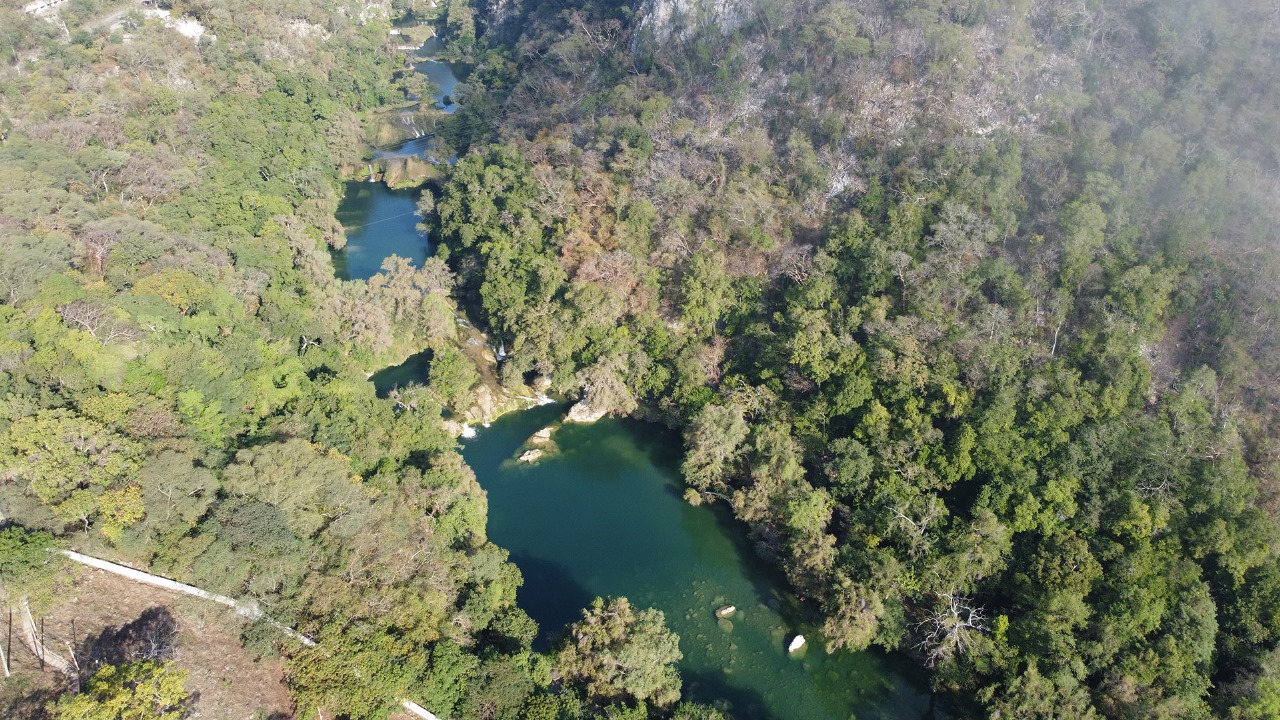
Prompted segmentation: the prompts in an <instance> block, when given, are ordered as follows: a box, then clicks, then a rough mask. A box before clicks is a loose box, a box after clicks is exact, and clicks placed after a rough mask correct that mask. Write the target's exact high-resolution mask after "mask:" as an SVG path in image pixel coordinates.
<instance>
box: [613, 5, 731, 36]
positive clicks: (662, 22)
mask: <svg viewBox="0 0 1280 720" xmlns="http://www.w3.org/2000/svg"><path fill="white" fill-rule="evenodd" d="M751 4H752V0H642V1H641V2H640V3H639V6H638V7H637V10H638V11H639V14H640V17H641V20H640V32H639V33H638V34H637V35H636V38H637V40H639V39H640V38H642V37H645V36H651V37H652V38H653V40H654V41H656V42H658V43H666V42H670V41H671V40H673V39H675V40H679V41H682V42H683V41H685V40H688V39H689V38H691V37H693V36H694V35H696V34H697V33H699V32H701V31H702V30H705V29H707V28H709V27H712V26H715V27H718V28H719V29H720V30H721V31H723V32H728V31H731V30H733V29H734V28H737V27H738V26H739V25H741V24H742V23H743V22H745V21H746V19H747V17H748V15H749V11H750V9H751Z"/></svg>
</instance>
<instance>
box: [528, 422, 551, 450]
mask: <svg viewBox="0 0 1280 720" xmlns="http://www.w3.org/2000/svg"><path fill="white" fill-rule="evenodd" d="M554 430H555V428H554V427H552V426H550V425H548V426H547V427H544V428H542V429H541V430H539V431H538V432H536V433H534V434H533V437H531V438H529V444H530V445H547V444H549V443H550V442H551V433H552V432H553V431H554Z"/></svg>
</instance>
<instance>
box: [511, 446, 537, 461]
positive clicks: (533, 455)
mask: <svg viewBox="0 0 1280 720" xmlns="http://www.w3.org/2000/svg"><path fill="white" fill-rule="evenodd" d="M541 459H542V451H541V450H538V449H536V448H535V449H533V450H526V451H525V453H524V454H523V455H521V456H520V457H519V458H517V459H516V462H522V463H535V462H538V461H539V460H541Z"/></svg>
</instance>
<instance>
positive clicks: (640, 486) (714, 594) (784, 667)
mask: <svg viewBox="0 0 1280 720" xmlns="http://www.w3.org/2000/svg"><path fill="white" fill-rule="evenodd" d="M562 414H563V408H562V407H560V406H545V407H540V408H534V409H530V410H526V411H522V412H519V413H514V414H511V415H508V416H506V417H504V418H502V419H500V420H498V421H497V422H495V423H494V424H493V425H492V427H489V428H486V429H483V430H481V431H480V433H479V435H478V436H477V437H476V438H475V439H473V440H470V441H466V442H464V445H463V455H464V457H465V458H466V460H467V462H468V463H469V464H470V465H471V467H472V469H473V470H474V471H475V473H476V477H477V478H478V479H479V481H480V484H481V486H483V487H484V489H485V490H486V491H487V493H488V496H489V524H488V532H489V538H490V539H491V540H492V541H493V542H494V543H496V544H497V545H499V546H501V547H504V548H506V549H507V550H509V551H510V552H511V559H512V561H513V562H515V563H516V565H517V566H519V568H520V570H521V572H522V573H523V575H524V586H523V587H522V588H521V589H520V591H519V594H518V601H519V603H520V606H521V607H522V608H524V610H525V611H526V612H528V613H529V614H530V615H531V616H532V617H533V618H534V619H535V620H536V621H537V622H538V624H539V626H540V627H541V635H540V636H539V639H538V646H539V649H542V650H546V649H548V648H549V647H551V646H552V645H553V644H554V642H555V639H556V636H557V635H558V634H560V633H562V631H563V628H564V627H565V626H566V625H567V624H568V623H571V622H573V621H574V620H576V619H578V618H579V617H580V615H581V610H582V608H584V607H586V606H588V605H589V604H590V603H591V601H592V599H593V598H595V597H596V596H626V597H627V598H629V599H630V600H631V602H632V603H633V604H635V605H637V606H639V607H654V608H657V609H659V610H661V611H662V612H663V613H665V615H666V621H667V626H668V627H669V628H671V629H672V630H674V631H675V632H676V633H678V634H679V636H680V649H681V651H682V652H683V653H684V660H683V661H682V662H681V663H680V674H681V677H682V678H683V680H684V697H685V698H686V699H689V700H694V701H698V702H708V703H710V702H714V701H720V700H724V701H728V702H729V703H730V708H729V710H730V712H731V713H732V714H733V717H734V718H735V720H825V719H831V720H848V719H849V718H853V717H856V718H858V720H868V719H869V718H892V719H894V720H903V719H906V718H911V719H912V720H923V719H925V718H929V719H934V718H943V717H945V716H946V714H945V713H944V712H942V710H941V709H940V708H937V707H935V698H934V697H933V696H932V695H930V694H929V692H928V688H927V686H926V684H925V682H924V679H923V677H922V676H921V674H920V673H919V671H916V670H913V669H912V668H911V667H910V666H909V665H908V664H907V663H906V661H905V660H903V659H901V658H898V657H894V656H886V655H883V654H880V653H871V652H865V653H836V654H834V655H828V654H827V653H826V652H824V650H823V648H822V644H821V643H822V641H821V638H820V637H819V636H818V633H817V632H816V630H815V629H813V628H810V627H804V626H802V625H800V624H798V623H797V621H796V613H795V612H794V604H793V603H794V601H793V600H792V599H791V597H790V595H789V594H788V593H787V592H786V589H785V588H786V586H785V582H784V580H783V578H782V577H781V576H780V575H778V574H777V573H775V572H773V571H772V570H771V569H770V568H768V567H767V566H765V565H764V563H763V562H761V561H760V560H759V559H757V558H756V556H755V555H754V554H753V553H752V551H751V548H750V546H749V544H748V542H747V540H746V537H745V535H744V533H743V532H742V530H741V528H740V526H739V525H737V524H736V523H734V522H733V521H732V519H731V518H730V517H729V516H728V514H727V511H726V509H725V508H723V507H707V506H703V507H696V508H695V507H692V506H690V505H689V504H688V503H686V502H684V501H683V500H682V499H681V493H682V492H683V488H682V485H681V482H680V479H679V462H680V453H681V443H680V438H679V436H678V435H676V434H674V433H672V432H670V431H667V430H665V429H663V428H660V427H657V426H653V425H647V424H642V423H636V422H631V421H622V420H613V419H607V420H603V421H601V422H599V423H595V424H592V425H572V424H570V425H565V426H563V427H560V428H559V429H557V430H556V431H555V433H554V435H553V437H552V440H553V442H554V443H555V446H556V448H557V449H556V450H553V451H551V452H548V453H547V455H546V456H545V457H543V458H542V459H541V460H540V461H538V462H536V463H533V464H524V463H518V462H516V461H515V460H514V457H515V456H517V455H518V454H519V453H520V452H521V451H522V450H523V448H524V447H525V443H526V441H528V440H529V438H530V437H531V436H532V435H533V434H534V433H536V432H538V431H539V430H540V429H542V428H543V427H546V426H547V425H550V424H553V423H557V422H559V420H560V418H561V415H562ZM725 605H734V606H736V607H737V608H738V610H737V612H736V613H735V614H734V615H733V616H732V617H730V618H727V619H718V618H717V617H716V610H717V608H720V607H722V606H725ZM801 632H802V633H804V634H805V636H806V637H807V638H809V639H810V644H809V645H808V646H807V647H806V648H805V649H804V650H802V651H801V652H799V653H796V654H788V652H787V645H788V643H789V642H790V641H791V639H792V638H793V637H794V636H795V635H796V634H797V633H801Z"/></svg>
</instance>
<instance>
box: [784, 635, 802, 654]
mask: <svg viewBox="0 0 1280 720" xmlns="http://www.w3.org/2000/svg"><path fill="white" fill-rule="evenodd" d="M802 647H804V636H803V635H797V636H796V637H795V639H794V640H792V641H791V644H790V645H788V646H787V652H789V653H793V652H795V651H797V650H799V649H800V648H802Z"/></svg>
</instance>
